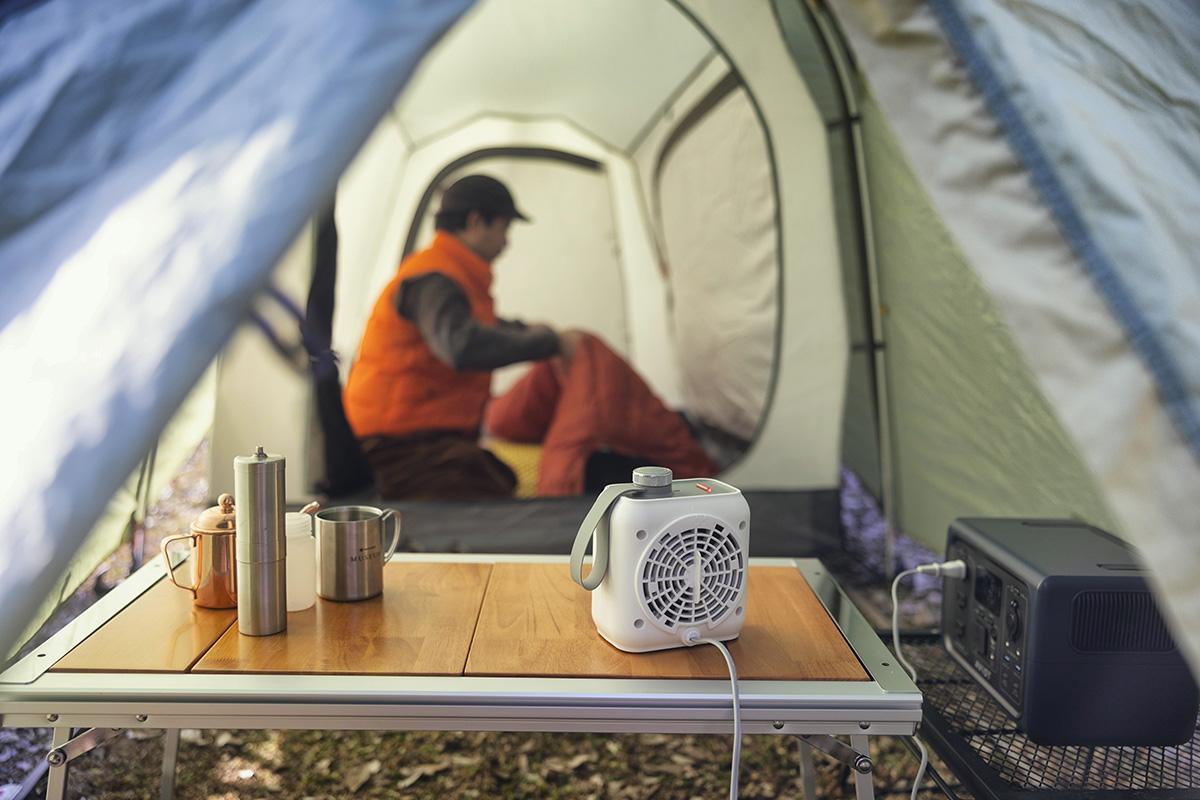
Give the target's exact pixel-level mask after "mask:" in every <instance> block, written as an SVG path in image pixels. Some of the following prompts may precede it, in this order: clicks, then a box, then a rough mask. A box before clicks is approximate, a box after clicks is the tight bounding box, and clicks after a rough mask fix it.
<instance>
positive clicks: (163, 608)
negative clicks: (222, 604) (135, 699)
mask: <svg viewBox="0 0 1200 800" xmlns="http://www.w3.org/2000/svg"><path fill="white" fill-rule="evenodd" d="M236 623H237V609H236V608H221V609H216V608H200V607H199V606H197V605H195V604H194V603H193V602H192V593H191V592H188V591H186V590H184V589H180V588H179V587H178V586H175V585H174V584H173V583H171V582H170V581H169V580H166V579H165V578H164V579H163V580H161V581H159V582H158V583H156V584H154V585H153V586H151V587H150V588H149V589H148V590H146V592H144V593H143V594H142V596H141V597H139V598H137V599H136V600H134V601H133V602H132V603H130V604H129V605H128V606H126V607H125V608H124V609H123V610H122V611H121V613H119V614H117V615H116V616H115V617H113V618H112V619H110V620H109V621H108V622H107V623H105V625H104V626H103V627H102V628H100V630H98V631H96V632H95V633H93V634H92V635H91V636H89V637H88V638H86V639H84V640H83V641H82V642H80V643H79V644H78V645H76V646H75V647H74V648H73V649H72V650H71V652H69V653H67V654H66V655H65V656H63V657H62V658H60V659H59V660H58V661H57V662H56V663H55V664H54V666H53V667H51V668H50V671H51V672H55V671H57V672H187V671H188V670H189V669H191V667H192V665H194V664H195V663H196V662H197V661H198V660H199V659H200V656H202V655H204V654H205V653H206V652H207V651H208V649H209V648H210V647H212V646H213V643H215V642H216V641H217V639H218V638H220V636H221V634H223V633H225V631H226V630H228V629H229V628H230V626H232V627H233V628H234V630H237V624H236Z"/></svg>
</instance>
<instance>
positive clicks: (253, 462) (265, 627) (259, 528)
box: [233, 447, 287, 636]
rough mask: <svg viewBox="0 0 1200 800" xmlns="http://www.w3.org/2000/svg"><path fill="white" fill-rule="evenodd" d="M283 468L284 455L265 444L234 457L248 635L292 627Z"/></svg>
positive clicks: (240, 605) (241, 599)
mask: <svg viewBox="0 0 1200 800" xmlns="http://www.w3.org/2000/svg"><path fill="white" fill-rule="evenodd" d="M283 469H284V458H283V456H277V455H273V454H271V453H264V452H263V449H262V448H261V447H259V448H258V449H257V450H256V451H255V453H254V454H253V455H249V456H238V457H237V458H235V459H234V460H233V496H234V500H235V501H236V503H235V506H234V509H235V513H236V517H237V542H236V549H237V587H238V591H237V610H238V630H239V631H240V632H242V633H244V634H246V635H247V636H267V635H270V634H272V633H279V632H280V631H282V630H284V629H286V628H287V561H286V558H287V531H286V528H285V526H284V488H283V486H284V484H283Z"/></svg>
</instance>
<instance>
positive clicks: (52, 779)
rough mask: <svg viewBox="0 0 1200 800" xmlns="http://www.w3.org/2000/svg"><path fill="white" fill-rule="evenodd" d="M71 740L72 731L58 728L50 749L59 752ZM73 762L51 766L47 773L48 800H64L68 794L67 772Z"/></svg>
mask: <svg viewBox="0 0 1200 800" xmlns="http://www.w3.org/2000/svg"><path fill="white" fill-rule="evenodd" d="M70 740H71V729H70V728H69V727H56V728H55V729H54V738H53V739H52V740H51V742H50V749H51V750H57V749H58V748H60V747H62V746H63V745H65V744H66V743H67V742H69V741H70ZM70 765H71V762H70V761H64V762H63V763H61V764H59V765H57V766H55V765H54V764H51V765H50V769H49V770H48V771H47V773H46V800H63V797H65V796H66V792H67V771H68V770H69V769H70Z"/></svg>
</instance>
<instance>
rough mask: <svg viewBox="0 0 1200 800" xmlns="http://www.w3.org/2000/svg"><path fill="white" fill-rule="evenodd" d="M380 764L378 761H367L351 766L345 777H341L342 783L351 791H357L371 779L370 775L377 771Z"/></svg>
mask: <svg viewBox="0 0 1200 800" xmlns="http://www.w3.org/2000/svg"><path fill="white" fill-rule="evenodd" d="M382 766H383V764H381V763H380V762H378V761H368V762H367V763H365V764H359V765H358V766H357V767H353V768H351V769H350V770H349V771H347V772H346V775H345V777H344V778H342V783H344V784H346V788H347V789H349V790H350V791H351V792H357V791H358V790H359V789H361V788H362V785H363V784H364V783H366V782H367V781H369V780H371V776H372V775H374V774H375V773H376V772H379V770H380V768H381V767H382Z"/></svg>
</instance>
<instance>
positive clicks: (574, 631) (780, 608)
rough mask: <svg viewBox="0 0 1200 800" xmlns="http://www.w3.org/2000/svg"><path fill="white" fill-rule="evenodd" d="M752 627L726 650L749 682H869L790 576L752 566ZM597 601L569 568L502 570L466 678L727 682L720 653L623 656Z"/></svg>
mask: <svg viewBox="0 0 1200 800" xmlns="http://www.w3.org/2000/svg"><path fill="white" fill-rule="evenodd" d="M747 589H748V596H747V598H746V622H745V624H744V625H743V626H742V631H741V634H740V635H739V636H738V638H737V639H735V640H733V641H731V642H728V643H726V646H727V647H728V648H729V654H730V655H731V656H733V661H734V664H735V666H736V667H737V673H738V678H739V679H743V680H812V681H829V680H843V681H865V680H870V676H869V675H867V672H866V670H865V669H863V666H862V664H861V663H859V660H858V658H857V657H856V656H855V655H854V651H853V650H852V649H851V648H850V645H849V644H847V643H846V640H845V639H844V638H843V637H842V633H841V631H839V630H838V628H837V626H836V625H835V624H834V623H833V620H831V619H830V618H829V614H827V613H826V612H825V608H824V606H822V605H821V602H820V601H819V600H818V599H817V597H816V595H814V594H813V592H812V589H810V588H809V586H808V584H807V583H806V582H805V580H804V578H803V576H801V575H800V573H799V572H797V571H796V569H795V568H794V567H765V566H751V567H750V573H749V576H748V578H747ZM591 608H592V606H591V597H590V595H589V593H588V592H587V591H586V590H585V589H584V588H583V587H581V586H579V585H578V584H576V583H575V582H574V581H572V580H571V575H570V571H569V569H568V567H567V565H566V564H496V565H495V567H494V569H493V572H492V580H491V584H490V585H489V586H488V592H487V595H486V596H485V597H484V601H483V609H482V611H481V613H480V617H479V625H478V627H477V629H476V631H475V640H474V642H473V643H472V645H471V654H470V657H469V658H468V659H467V671H466V674H468V675H480V676H483V675H489V676H510V677H515V676H526V677H527V676H536V677H569V678H720V679H728V677H729V673H728V671H727V668H726V666H725V659H724V658H723V657H722V656H721V653H720V652H719V651H718V650H717V649H716V648H715V647H709V646H697V647H677V648H674V649H671V650H659V651H657V652H653V653H626V652H623V651H621V650H618V649H617V648H615V647H613V646H612V645H611V644H609V643H608V642H606V641H605V640H604V639H602V638H601V637H600V635H599V634H598V633H596V626H595V625H594V624H593V623H592V612H591Z"/></svg>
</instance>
